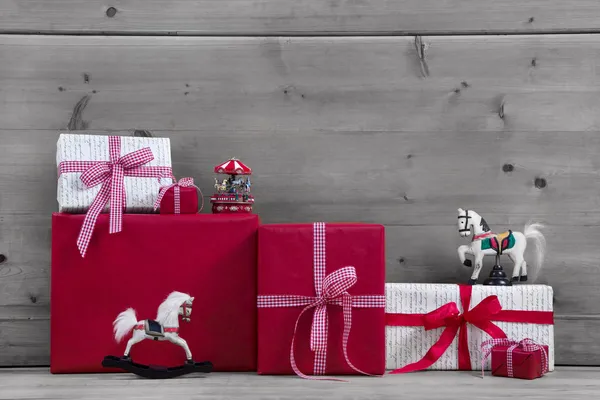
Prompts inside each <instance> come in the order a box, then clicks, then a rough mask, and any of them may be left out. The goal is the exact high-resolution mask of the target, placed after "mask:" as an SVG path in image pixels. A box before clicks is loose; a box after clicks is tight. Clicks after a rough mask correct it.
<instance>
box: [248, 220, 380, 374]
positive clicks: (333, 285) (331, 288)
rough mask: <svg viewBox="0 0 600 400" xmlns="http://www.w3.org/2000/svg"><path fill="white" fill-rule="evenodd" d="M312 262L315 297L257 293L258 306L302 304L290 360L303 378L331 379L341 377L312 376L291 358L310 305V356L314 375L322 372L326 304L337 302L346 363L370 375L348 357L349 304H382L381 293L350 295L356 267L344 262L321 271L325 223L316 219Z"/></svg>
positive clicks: (325, 346) (323, 263)
mask: <svg viewBox="0 0 600 400" xmlns="http://www.w3.org/2000/svg"><path fill="white" fill-rule="evenodd" d="M313 235H314V239H313V243H314V249H313V264H314V279H315V292H316V296H315V297H310V296H299V295H261V296H258V307H264V308H269V307H304V308H303V309H302V311H301V312H300V315H298V319H297V320H296V325H295V326H294V335H293V336H292V346H291V349H290V363H291V365H292V369H293V370H294V372H295V373H296V375H298V376H300V377H302V378H305V379H317V380H334V381H342V382H344V380H343V379H337V378H329V377H314V376H308V375H305V374H304V373H302V372H301V371H300V370H299V369H298V366H297V365H296V360H295V358H294V342H295V340H296V330H297V329H298V322H299V321H300V318H301V317H302V314H304V313H305V312H306V311H308V310H310V309H311V308H314V309H315V311H314V315H313V321H312V327H311V332H310V349H311V350H312V351H313V352H314V353H315V357H314V367H313V369H314V375H324V374H325V366H326V361H327V335H328V328H329V324H328V318H327V306H328V305H335V306H341V307H342V310H343V313H344V333H343V338H342V348H343V351H344V357H345V359H346V363H348V365H349V366H350V367H351V368H352V369H353V370H355V371H356V372H358V373H361V374H364V375H371V374H368V373H366V372H363V371H361V370H360V369H358V368H356V367H355V366H354V365H353V364H352V363H351V362H350V359H349V358H348V352H347V348H348V338H349V336H350V329H351V328H352V308H353V307H361V308H379V307H381V308H383V307H385V296H381V295H364V296H352V295H350V294H349V293H348V292H347V290H348V289H349V288H351V287H352V286H353V285H354V284H355V283H356V281H357V279H358V278H357V276H356V270H355V269H354V267H351V266H348V267H343V268H340V269H338V270H337V271H334V272H332V273H331V274H329V275H327V276H326V275H325V265H326V263H325V261H326V252H325V223H324V222H316V223H314V224H313Z"/></svg>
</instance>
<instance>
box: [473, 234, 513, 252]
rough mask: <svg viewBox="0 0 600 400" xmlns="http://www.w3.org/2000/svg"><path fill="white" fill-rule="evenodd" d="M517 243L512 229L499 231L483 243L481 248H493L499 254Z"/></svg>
mask: <svg viewBox="0 0 600 400" xmlns="http://www.w3.org/2000/svg"><path fill="white" fill-rule="evenodd" d="M514 245H515V238H514V236H513V233H512V231H511V230H509V231H506V232H502V233H499V234H497V235H495V236H492V237H490V238H488V239H485V240H484V241H483V242H482V243H481V250H485V249H493V250H495V251H496V253H498V254H502V252H503V251H504V250H508V249H510V248H512V247H513V246H514Z"/></svg>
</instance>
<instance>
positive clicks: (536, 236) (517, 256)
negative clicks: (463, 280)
mask: <svg viewBox="0 0 600 400" xmlns="http://www.w3.org/2000/svg"><path fill="white" fill-rule="evenodd" d="M543 227H544V226H543V225H542V224H539V223H528V224H526V225H525V229H524V230H523V232H522V233H521V232H513V231H510V230H509V231H506V232H503V233H500V234H495V233H493V232H492V231H491V229H490V227H489V226H488V224H487V222H486V221H485V219H483V218H482V217H481V215H479V214H477V213H476V212H475V211H473V210H463V209H462V208H459V209H458V233H459V234H460V235H461V236H462V237H468V236H470V235H471V234H473V239H472V241H471V244H469V245H462V246H460V247H459V248H458V257H459V258H460V262H461V263H462V264H463V265H465V266H467V267H471V266H472V263H471V260H468V259H467V258H466V255H467V254H470V255H472V256H474V258H475V269H474V270H473V274H472V275H471V279H469V282H468V283H469V285H475V284H476V283H477V279H478V278H479V273H480V272H481V267H482V266H483V257H484V256H498V257H499V256H500V255H501V254H506V255H507V256H508V257H509V258H510V259H511V261H512V262H513V263H514V266H513V273H512V281H513V282H518V281H520V282H525V281H527V263H526V262H525V258H524V253H525V249H526V248H527V239H533V240H534V243H535V244H536V251H535V263H536V269H537V271H539V270H540V269H541V267H542V264H543V262H544V255H545V253H546V239H545V238H544V235H542V233H541V232H540V231H539V229H541V228H543Z"/></svg>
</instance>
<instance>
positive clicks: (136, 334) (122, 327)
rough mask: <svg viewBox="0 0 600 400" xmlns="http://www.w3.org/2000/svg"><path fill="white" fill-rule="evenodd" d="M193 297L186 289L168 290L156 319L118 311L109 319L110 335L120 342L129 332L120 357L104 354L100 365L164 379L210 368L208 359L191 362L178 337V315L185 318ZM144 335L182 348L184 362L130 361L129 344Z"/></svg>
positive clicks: (189, 353) (189, 313)
mask: <svg viewBox="0 0 600 400" xmlns="http://www.w3.org/2000/svg"><path fill="white" fill-rule="evenodd" d="M193 301H194V298H193V297H190V295H188V294H186V293H181V292H172V293H171V294H169V296H168V297H167V298H166V300H165V301H163V302H162V303H161V304H160V306H159V307H158V313H157V316H156V320H152V319H146V320H141V321H138V320H137V318H136V315H135V310H134V309H133V308H128V309H127V310H125V311H123V312H122V313H120V314H119V315H118V316H117V318H116V319H115V321H114V322H113V328H114V335H115V340H116V341H117V343H119V342H121V341H122V340H123V339H124V338H125V337H126V336H127V335H129V334H130V333H131V334H132V335H131V338H130V339H129V341H128V342H127V347H126V349H125V353H124V355H123V356H122V357H115V356H106V357H104V360H103V361H102V366H103V367H107V368H121V369H124V370H125V371H128V372H132V373H134V374H136V375H139V376H142V377H145V378H151V379H167V378H174V377H176V376H180V375H185V374H189V373H191V372H211V371H212V368H213V365H212V363H211V362H210V361H204V362H194V360H193V359H192V352H191V351H190V348H189V347H188V345H187V343H186V341H185V340H184V339H183V338H181V337H179V317H181V319H182V320H183V321H186V322H189V321H190V317H191V315H192V302H193ZM144 339H151V340H158V341H164V340H168V341H169V342H171V343H174V344H176V345H178V346H181V347H182V348H183V349H184V350H185V355H186V362H185V364H184V365H182V366H177V367H170V368H167V367H153V366H148V365H143V364H137V363H135V362H133V361H132V359H131V356H130V355H129V353H130V352H131V348H132V347H133V346H134V345H135V344H136V343H139V342H141V341H142V340H144Z"/></svg>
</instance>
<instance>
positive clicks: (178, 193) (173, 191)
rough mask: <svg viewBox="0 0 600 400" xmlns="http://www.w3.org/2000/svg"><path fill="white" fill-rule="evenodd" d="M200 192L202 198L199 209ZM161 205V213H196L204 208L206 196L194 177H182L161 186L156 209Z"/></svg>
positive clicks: (155, 205)
mask: <svg viewBox="0 0 600 400" xmlns="http://www.w3.org/2000/svg"><path fill="white" fill-rule="evenodd" d="M198 193H200V198H201V200H202V205H201V207H200V210H198ZM159 207H160V213H161V214H196V213H198V212H200V211H202V208H204V197H203V196H202V191H201V190H200V188H198V186H196V185H194V179H193V178H181V179H180V180H179V181H177V182H174V183H172V184H170V185H166V186H163V187H161V188H160V191H159V193H158V198H157V199H156V203H154V209H158V208H159Z"/></svg>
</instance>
